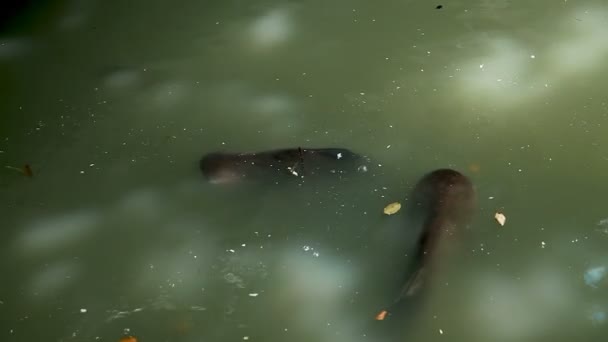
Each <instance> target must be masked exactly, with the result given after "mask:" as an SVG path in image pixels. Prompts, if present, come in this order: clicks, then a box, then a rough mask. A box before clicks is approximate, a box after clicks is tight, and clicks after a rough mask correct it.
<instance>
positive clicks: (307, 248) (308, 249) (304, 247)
mask: <svg viewBox="0 0 608 342" xmlns="http://www.w3.org/2000/svg"><path fill="white" fill-rule="evenodd" d="M302 249H303V250H304V251H305V252H308V251H310V250H312V249H313V248H312V247H310V246H308V245H305V246H302Z"/></svg>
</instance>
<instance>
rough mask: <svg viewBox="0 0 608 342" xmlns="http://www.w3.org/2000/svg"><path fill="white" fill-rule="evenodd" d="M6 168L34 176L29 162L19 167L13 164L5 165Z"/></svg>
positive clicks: (27, 175)
mask: <svg viewBox="0 0 608 342" xmlns="http://www.w3.org/2000/svg"><path fill="white" fill-rule="evenodd" d="M6 168H7V169H9V170H13V171H17V172H19V173H20V174H22V175H24V176H26V177H28V178H32V177H34V172H33V171H32V168H31V166H30V165H29V164H25V165H23V167H20V168H19V167H14V166H6Z"/></svg>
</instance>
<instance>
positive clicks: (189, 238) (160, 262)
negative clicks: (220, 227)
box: [134, 220, 218, 296]
mask: <svg viewBox="0 0 608 342" xmlns="http://www.w3.org/2000/svg"><path fill="white" fill-rule="evenodd" d="M156 229H159V228H158V227H157V228H156ZM162 230H163V231H165V233H166V234H170V235H171V241H175V240H177V241H176V242H172V244H177V246H172V247H171V248H170V249H162V250H157V251H154V252H151V253H150V254H149V255H148V256H147V257H146V258H140V259H139V260H140V264H139V269H138V270H135V272H136V273H139V274H140V276H138V277H137V279H138V280H137V283H136V285H134V286H136V287H138V288H140V289H142V291H150V292H155V291H157V290H158V289H159V288H165V289H171V291H172V293H173V294H176V295H180V294H182V295H186V296H188V295H192V294H195V293H196V294H199V293H200V292H201V288H203V287H205V283H204V282H205V280H206V275H207V274H208V273H207V272H201V270H205V269H207V268H208V267H209V265H210V264H211V262H212V261H214V260H215V259H214V258H213V256H214V255H215V253H217V250H218V248H217V247H216V246H215V245H213V242H214V239H213V238H212V236H211V235H210V234H209V233H207V232H201V224H200V222H199V221H198V220H197V221H176V222H172V223H170V224H168V225H166V226H165V227H163V228H162Z"/></svg>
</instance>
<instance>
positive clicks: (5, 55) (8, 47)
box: [0, 38, 32, 60]
mask: <svg viewBox="0 0 608 342" xmlns="http://www.w3.org/2000/svg"><path fill="white" fill-rule="evenodd" d="M31 49H32V43H31V42H30V41H29V40H27V39H25V38H7V39H0V60H10V59H13V58H16V57H20V56H22V55H24V54H25V53H27V52H28V51H30V50H31Z"/></svg>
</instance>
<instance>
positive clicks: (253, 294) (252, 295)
mask: <svg viewBox="0 0 608 342" xmlns="http://www.w3.org/2000/svg"><path fill="white" fill-rule="evenodd" d="M259 295H260V294H259V293H250V294H249V297H257V296H259Z"/></svg>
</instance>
